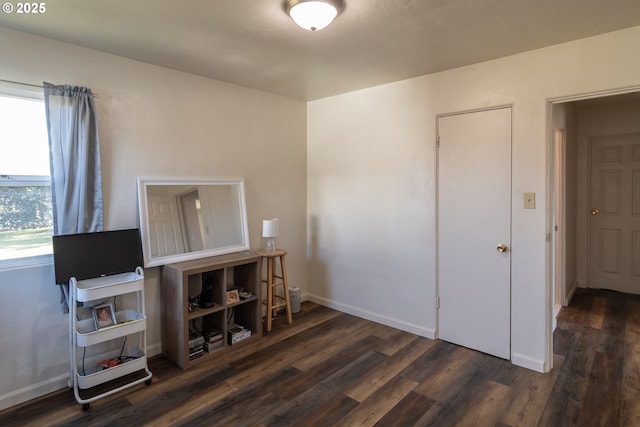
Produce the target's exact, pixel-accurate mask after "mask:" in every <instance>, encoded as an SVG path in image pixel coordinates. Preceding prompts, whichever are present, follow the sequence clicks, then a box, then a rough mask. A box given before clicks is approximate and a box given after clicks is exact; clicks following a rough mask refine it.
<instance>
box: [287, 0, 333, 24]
mask: <svg viewBox="0 0 640 427" xmlns="http://www.w3.org/2000/svg"><path fill="white" fill-rule="evenodd" d="M289 15H291V19H293V21H294V22H295V23H296V24H298V25H299V26H300V27H302V28H304V29H305V30H309V31H316V30H321V29H323V28H324V27H326V26H327V25H329V24H331V21H333V19H334V18H335V17H336V16H338V10H337V9H336V7H335V6H334V5H332V4H329V3H325V2H323V1H305V2H302V3H298V4H296V5H295V6H293V7H292V8H291V10H290V11H289Z"/></svg>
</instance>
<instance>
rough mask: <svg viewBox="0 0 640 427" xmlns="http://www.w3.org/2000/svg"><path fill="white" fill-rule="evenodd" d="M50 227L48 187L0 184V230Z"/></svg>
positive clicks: (51, 220)
mask: <svg viewBox="0 0 640 427" xmlns="http://www.w3.org/2000/svg"><path fill="white" fill-rule="evenodd" d="M52 227H53V215H52V205H51V188H50V187H47V186H42V187H35V186H34V187H5V186H0V232H1V231H18V230H33V229H41V228H52Z"/></svg>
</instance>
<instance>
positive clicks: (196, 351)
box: [189, 332, 204, 360]
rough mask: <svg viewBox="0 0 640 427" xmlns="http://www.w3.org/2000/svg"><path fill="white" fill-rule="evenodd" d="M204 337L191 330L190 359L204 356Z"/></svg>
mask: <svg viewBox="0 0 640 427" xmlns="http://www.w3.org/2000/svg"><path fill="white" fill-rule="evenodd" d="M203 344H204V337H203V336H202V335H200V334H197V333H195V332H189V360H193V359H197V358H198V357H200V356H202V352H203V351H204V349H203Z"/></svg>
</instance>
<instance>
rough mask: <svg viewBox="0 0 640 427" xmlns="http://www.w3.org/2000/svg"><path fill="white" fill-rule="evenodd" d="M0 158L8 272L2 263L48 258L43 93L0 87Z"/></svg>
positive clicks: (0, 230) (0, 221)
mask: <svg viewBox="0 0 640 427" xmlns="http://www.w3.org/2000/svg"><path fill="white" fill-rule="evenodd" d="M0 153H2V155H1V156H0V264H1V265H2V266H6V265H7V263H6V262H5V261H6V260H17V259H23V258H26V257H32V256H36V255H43V254H50V253H51V252H52V248H51V236H52V235H53V213H52V205H51V180H50V175H49V145H48V140H47V126H46V116H45V110H44V101H43V95H42V90H41V89H40V90H38V89H37V88H30V87H28V86H23V85H17V84H8V83H4V82H2V83H1V84H0ZM9 265H15V262H11V263H10V264H9Z"/></svg>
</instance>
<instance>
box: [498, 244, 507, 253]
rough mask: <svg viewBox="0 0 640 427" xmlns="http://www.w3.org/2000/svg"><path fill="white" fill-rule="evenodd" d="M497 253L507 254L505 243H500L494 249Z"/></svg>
mask: <svg viewBox="0 0 640 427" xmlns="http://www.w3.org/2000/svg"><path fill="white" fill-rule="evenodd" d="M496 249H497V250H498V252H507V249H508V248H507V245H506V244H505V243H500V244H499V245H498V247H497V248H496Z"/></svg>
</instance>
